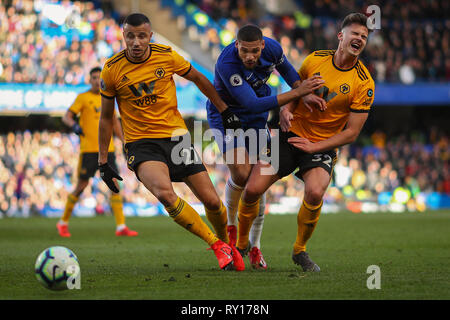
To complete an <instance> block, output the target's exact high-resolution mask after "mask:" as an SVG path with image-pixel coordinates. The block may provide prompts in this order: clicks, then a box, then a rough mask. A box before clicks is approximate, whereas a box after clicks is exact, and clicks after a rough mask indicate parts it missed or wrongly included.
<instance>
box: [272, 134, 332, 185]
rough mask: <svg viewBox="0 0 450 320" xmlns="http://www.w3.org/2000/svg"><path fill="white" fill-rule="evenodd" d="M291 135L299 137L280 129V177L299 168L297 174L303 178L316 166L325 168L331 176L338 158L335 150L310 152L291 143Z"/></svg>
mask: <svg viewBox="0 0 450 320" xmlns="http://www.w3.org/2000/svg"><path fill="white" fill-rule="evenodd" d="M291 137H297V135H296V134H295V133H293V132H282V131H280V158H279V169H278V172H277V174H278V176H279V177H280V178H283V177H285V176H287V175H289V174H291V173H292V172H293V171H295V169H297V168H298V169H299V170H298V171H297V173H296V174H295V175H296V176H297V177H298V178H300V179H303V178H302V175H303V173H304V172H305V171H307V170H309V169H312V168H316V167H321V168H323V169H325V170H326V171H327V172H328V174H329V175H330V176H331V174H332V172H333V168H334V165H335V163H336V160H337V155H336V151H335V150H330V151H324V152H321V153H316V154H309V153H306V152H304V151H301V150H300V149H298V148H296V147H294V146H293V145H292V144H290V143H289V142H288V141H287V140H288V138H291Z"/></svg>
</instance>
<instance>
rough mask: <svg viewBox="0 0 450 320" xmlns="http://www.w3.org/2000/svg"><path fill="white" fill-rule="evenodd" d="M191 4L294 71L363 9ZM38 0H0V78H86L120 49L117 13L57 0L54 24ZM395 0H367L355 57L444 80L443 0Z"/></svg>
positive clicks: (343, 2)
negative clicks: (246, 28)
mask: <svg viewBox="0 0 450 320" xmlns="http://www.w3.org/2000/svg"><path fill="white" fill-rule="evenodd" d="M190 2H191V3H193V4H195V5H197V6H198V7H199V8H200V9H201V10H203V11H204V12H205V13H207V14H208V15H209V16H210V17H211V18H213V19H215V20H217V21H222V25H224V28H225V29H226V30H228V31H229V32H230V33H231V34H232V35H235V34H236V31H237V29H238V28H239V27H240V26H242V25H243V24H246V23H255V24H258V25H259V26H261V27H262V28H263V32H264V35H266V36H269V37H273V38H276V39H277V40H279V41H280V43H281V44H282V46H283V48H284V51H285V53H286V54H287V56H288V58H289V60H290V61H291V62H292V64H293V65H294V67H295V68H297V69H298V68H299V67H300V65H301V63H302V61H303V60H304V58H305V57H306V56H307V55H308V54H309V53H310V52H312V51H314V50H317V49H327V48H335V47H336V45H337V39H336V34H337V32H338V29H337V28H338V25H337V24H336V22H335V21H336V19H337V20H339V19H341V18H342V17H343V16H344V15H345V14H346V13H348V12H350V11H365V9H366V7H364V6H363V2H362V1H357V0H354V1H348V0H340V1H326V0H318V1H295V2H296V3H297V4H298V10H296V11H294V12H292V13H289V14H284V15H273V14H270V13H269V12H266V15H264V16H262V17H261V16H258V17H257V16H256V14H255V12H258V10H254V8H252V5H255V3H254V2H252V1H249V0H219V1H212V0H191V1H190ZM400 2H401V1H400ZM42 3H44V1H35V2H33V1H31V0H9V1H2V2H1V3H0V82H16V83H20V82H24V83H26V82H32V83H46V84H80V83H85V82H86V79H85V74H87V72H88V71H89V70H90V69H91V68H92V67H94V66H96V65H98V64H100V65H102V64H103V63H104V61H105V59H106V58H108V57H109V56H111V55H112V54H113V53H114V52H117V51H119V50H120V49H121V48H122V44H121V36H122V35H121V28H120V24H119V23H118V21H120V17H118V15H117V14H114V11H104V10H102V9H101V7H99V4H98V3H95V4H94V2H89V1H87V2H84V1H83V2H81V1H76V2H70V1H67V0H64V1H61V4H62V5H63V6H66V7H69V6H70V7H72V10H73V11H74V12H76V16H77V17H79V19H78V20H77V19H73V20H74V21H75V22H72V24H70V23H69V22H68V21H69V20H70V19H69V20H67V19H66V21H65V22H64V23H63V24H62V26H58V25H56V24H55V23H53V22H52V21H50V20H49V18H48V17H47V16H46V15H44V14H43V10H42V8H41V7H40V6H39V5H42ZM396 3H398V1H394V0H383V1H374V4H378V5H379V6H380V8H381V13H382V18H383V19H382V22H383V24H382V25H381V30H376V31H375V32H373V33H372V34H371V36H370V39H369V42H368V48H367V50H365V52H364V54H363V56H362V60H363V61H364V62H365V63H366V65H367V67H368V68H369V71H370V72H371V74H372V75H373V77H374V79H375V80H376V81H377V82H404V83H412V82H414V81H450V50H449V41H450V19H448V17H447V16H445V14H444V12H448V10H449V9H450V8H449V6H450V4H449V2H448V1H445V0H437V1H431V2H430V1H424V0H422V1H417V2H414V3H412V2H408V5H407V6H406V5H404V6H402V5H400V6H399V7H398V5H396ZM398 8H399V9H398ZM397 9H398V10H397ZM105 12H106V13H105ZM110 12H111V13H110ZM313 17H314V18H313ZM387 21H389V25H386V23H387ZM68 24H69V25H70V27H71V28H73V30H72V31H74V30H75V31H74V32H73V33H70V36H63V33H58V32H56V31H55V30H62V31H65V32H67V31H68V29H67V27H68ZM58 28H59V29H58ZM64 28H66V29H64ZM204 36H205V37H206V38H207V39H208V41H209V42H211V43H212V44H213V45H214V44H217V43H218V42H219V41H220V40H219V35H218V34H217V31H215V30H206V31H205V35H204ZM54 61H57V63H54Z"/></svg>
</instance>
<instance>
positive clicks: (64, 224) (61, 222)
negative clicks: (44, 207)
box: [58, 219, 69, 226]
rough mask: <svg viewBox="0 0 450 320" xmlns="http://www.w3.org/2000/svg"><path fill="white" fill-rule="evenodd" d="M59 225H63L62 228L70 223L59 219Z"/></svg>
mask: <svg viewBox="0 0 450 320" xmlns="http://www.w3.org/2000/svg"><path fill="white" fill-rule="evenodd" d="M58 224H59V225H61V226H67V225H68V224H69V223H68V222H65V221H63V220H61V219H59V222H58Z"/></svg>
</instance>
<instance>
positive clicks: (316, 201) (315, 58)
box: [237, 13, 375, 272]
mask: <svg viewBox="0 0 450 320" xmlns="http://www.w3.org/2000/svg"><path fill="white" fill-rule="evenodd" d="M368 33H369V29H368V27H367V18H366V16H365V15H363V14H360V13H352V14H350V15H348V16H347V17H345V19H344V21H343V22H342V25H341V31H340V32H339V33H338V40H339V46H338V48H337V50H336V51H334V50H319V51H315V52H313V53H311V54H310V55H309V56H308V57H307V58H306V59H305V61H304V62H303V64H302V66H301V67H300V70H299V75H300V78H301V79H307V78H309V77H311V76H312V75H320V76H322V79H324V80H325V84H324V86H323V87H322V88H320V89H318V90H316V91H315V93H314V94H311V95H309V96H305V97H303V98H302V99H301V100H300V101H299V103H298V104H288V105H286V106H285V107H284V108H283V110H282V111H281V114H280V125H281V128H282V131H283V132H281V133H280V137H279V138H280V146H279V150H280V153H279V170H278V171H277V172H275V170H274V169H273V168H272V167H271V166H270V164H267V163H262V162H259V163H258V164H256V165H255V167H254V168H253V170H252V172H251V174H250V178H249V180H248V182H247V184H246V187H245V189H244V192H243V196H242V199H241V202H240V203H239V209H238V215H239V228H238V232H239V235H238V245H237V247H238V248H239V249H244V248H245V247H246V246H247V243H248V230H249V229H250V227H251V224H252V221H253V220H254V218H255V217H256V215H257V213H258V208H259V204H258V202H259V199H260V197H261V195H262V194H263V193H264V192H265V191H266V190H267V189H268V188H269V187H270V186H271V185H272V184H273V183H274V182H275V181H277V180H279V179H281V178H283V177H285V176H287V175H289V174H290V173H292V172H293V171H294V170H296V169H297V168H298V169H299V170H298V172H297V173H296V176H298V177H299V178H300V179H302V180H303V182H304V184H305V191H304V198H303V204H302V206H301V208H300V211H299V212H298V215H297V238H296V241H295V243H294V248H293V253H292V259H293V261H294V263H295V264H298V265H300V266H301V267H302V269H303V270H304V271H315V272H317V271H320V268H319V266H318V265H317V264H316V263H314V262H313V261H312V260H311V259H310V258H309V256H308V254H307V253H306V243H307V241H308V240H309V239H310V237H311V235H312V233H313V231H314V229H315V227H316V225H317V222H318V220H319V215H320V211H321V207H322V203H323V196H324V194H325V191H326V189H327V187H328V185H329V183H330V180H331V174H332V170H333V166H334V164H335V162H336V152H337V148H338V147H340V146H343V145H345V144H349V143H352V142H354V141H355V140H356V138H357V137H358V135H359V133H360V131H361V129H362V127H363V126H364V123H365V122H366V119H367V117H368V114H369V111H370V108H371V105H372V102H373V99H374V90H375V85H374V81H373V80H372V78H371V76H370V73H369V71H368V70H367V68H366V67H365V66H364V65H363V63H362V62H361V61H360V60H359V59H358V57H359V55H360V54H361V52H362V51H363V50H364V48H365V46H366V42H367V37H368ZM314 95H318V96H320V97H321V98H322V99H323V100H324V101H325V103H326V109H325V111H322V112H319V111H317V110H316V111H314V112H309V107H311V106H315V107H319V106H318V105H317V104H319V103H320V101H319V100H317V99H316V98H315V97H314ZM318 101H319V102H318ZM268 171H269V173H267V172H268Z"/></svg>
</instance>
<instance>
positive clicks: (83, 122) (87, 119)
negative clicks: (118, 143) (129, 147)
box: [69, 90, 114, 153]
mask: <svg viewBox="0 0 450 320" xmlns="http://www.w3.org/2000/svg"><path fill="white" fill-rule="evenodd" d="M100 110H101V96H100V93H94V92H92V91H90V90H89V91H86V92H82V93H80V94H79V95H78V96H77V97H76V99H75V101H74V102H73V103H72V105H71V106H70V108H69V111H71V112H72V113H74V114H75V115H79V117H80V123H79V124H80V127H81V129H82V130H83V134H82V135H80V152H81V153H88V152H98V124H99V121H100ZM108 152H114V143H113V140H112V137H111V143H110V144H109V149H108Z"/></svg>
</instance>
